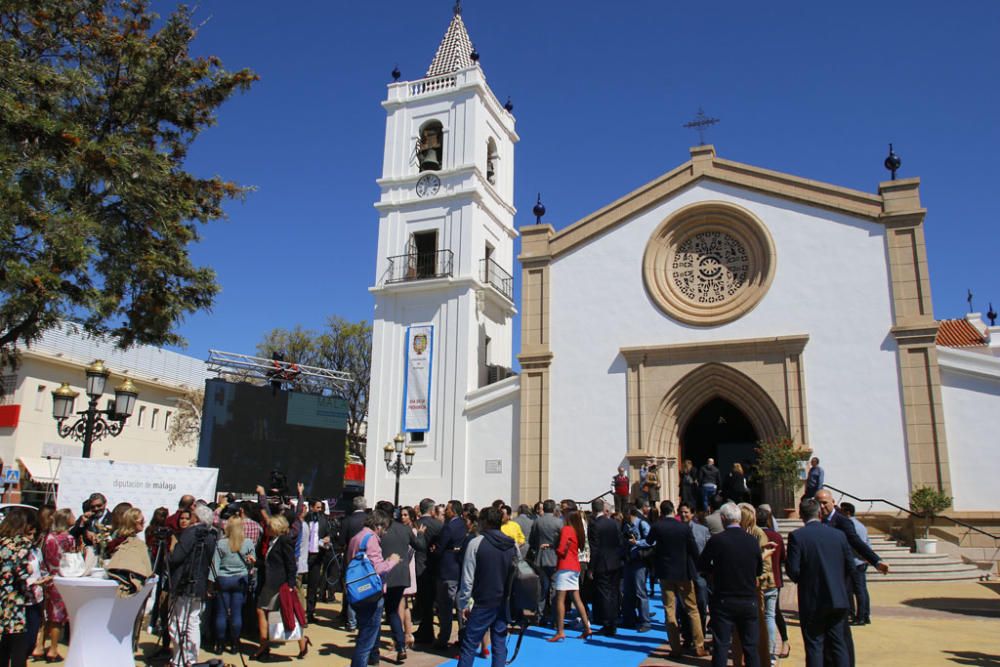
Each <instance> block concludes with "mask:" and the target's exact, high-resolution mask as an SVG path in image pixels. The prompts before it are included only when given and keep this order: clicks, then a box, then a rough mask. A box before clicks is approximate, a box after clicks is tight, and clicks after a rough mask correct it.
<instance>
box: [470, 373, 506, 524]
mask: <svg viewBox="0 0 1000 667" xmlns="http://www.w3.org/2000/svg"><path fill="white" fill-rule="evenodd" d="M520 395H521V394H520V378H519V377H517V376H514V377H510V378H507V379H506V380H502V381H501V382H498V383H496V384H492V385H489V386H487V387H483V388H482V389H479V390H477V391H475V392H472V393H470V394H469V398H468V401H467V403H466V406H465V414H466V418H467V419H468V420H469V452H468V457H467V459H466V471H465V475H464V478H465V479H464V490H463V492H462V495H458V496H455V497H456V498H461V499H464V500H466V501H468V502H472V503H475V504H476V505H478V506H479V507H484V506H486V505H489V504H490V503H492V502H493V501H494V500H496V499H497V498H503V499H504V500H506V501H507V502H511V500H512V499H513V493H514V491H513V490H514V489H516V488H517V466H518V461H517V458H516V455H515V451H516V446H515V444H514V443H516V442H517V440H518V426H519V425H520V422H521V416H520V415H521V400H520Z"/></svg>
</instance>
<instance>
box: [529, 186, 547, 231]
mask: <svg viewBox="0 0 1000 667" xmlns="http://www.w3.org/2000/svg"><path fill="white" fill-rule="evenodd" d="M531 212H532V213H534V214H535V224H536V225H540V224H542V217H543V216H544V215H545V204H543V203H542V193H541V192H539V193H538V201H537V202H535V208H533V209H531Z"/></svg>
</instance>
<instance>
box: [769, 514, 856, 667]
mask: <svg viewBox="0 0 1000 667" xmlns="http://www.w3.org/2000/svg"><path fill="white" fill-rule="evenodd" d="M819 514H820V506H819V503H818V502H817V501H816V500H814V499H812V498H806V499H804V500H803V501H802V502H801V503H800V504H799V516H800V517H802V520H803V521H804V522H805V524H806V525H805V526H804V527H803V528H799V529H798V530H796V531H794V532H793V533H792V534H791V535H789V536H788V562H787V565H786V570H787V572H788V576H789V578H790V579H791V580H792V581H794V582H795V583H796V584H798V588H799V591H798V592H799V620H800V626H801V630H802V641H803V643H804V644H805V647H806V667H823V665H824V662H823V656H824V648H825V649H826V653H827V654H828V655H829V656H830V658H831V661H830V663H829V664H830V665H831V667H847V666H848V665H849V664H850V656H849V654H848V648H847V636H846V630H847V610H848V608H849V606H850V603H849V601H848V599H847V577H849V576H850V574H851V570H852V569H853V567H854V555H853V554H852V553H851V547H850V546H848V544H847V538H846V537H845V536H844V534H843V533H842V532H840V531H838V530H834V529H832V528H830V527H829V526H825V525H823V524H822V523H821V522H820V518H819Z"/></svg>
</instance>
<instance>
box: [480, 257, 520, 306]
mask: <svg viewBox="0 0 1000 667" xmlns="http://www.w3.org/2000/svg"><path fill="white" fill-rule="evenodd" d="M479 280H480V281H481V282H483V283H485V284H487V285H489V286H491V287H492V288H493V289H495V290H496V291H498V292H500V294H502V295H504V296H505V297H507V299H508V300H510V301H513V300H514V279H513V278H512V277H511V275H510V274H509V273H507V272H506V271H504V270H503V268H501V267H500V265H499V264H497V263H496V262H494V261H493V260H492V259H481V260H479Z"/></svg>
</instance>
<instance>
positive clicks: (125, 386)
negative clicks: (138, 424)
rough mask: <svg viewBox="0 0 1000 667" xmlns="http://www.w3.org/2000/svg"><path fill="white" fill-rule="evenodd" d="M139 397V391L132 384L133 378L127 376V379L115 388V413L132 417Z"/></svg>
mask: <svg viewBox="0 0 1000 667" xmlns="http://www.w3.org/2000/svg"><path fill="white" fill-rule="evenodd" d="M138 398H139V391H138V390H137V389H136V388H135V385H134V384H132V380H130V379H129V378H125V381H124V382H122V383H121V384H120V385H118V386H117V387H116V388H115V414H116V415H119V416H122V417H126V418H128V417H131V416H132V412H133V411H134V410H135V402H136V400H137V399H138Z"/></svg>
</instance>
